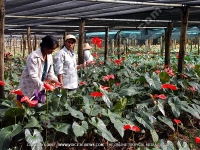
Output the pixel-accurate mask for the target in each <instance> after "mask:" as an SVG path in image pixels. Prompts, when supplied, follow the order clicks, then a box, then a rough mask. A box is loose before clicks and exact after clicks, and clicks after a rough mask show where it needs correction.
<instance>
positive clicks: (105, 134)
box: [89, 117, 117, 142]
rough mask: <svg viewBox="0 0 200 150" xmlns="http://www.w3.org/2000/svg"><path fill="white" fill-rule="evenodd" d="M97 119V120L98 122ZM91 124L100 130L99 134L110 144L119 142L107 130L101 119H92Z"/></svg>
mask: <svg viewBox="0 0 200 150" xmlns="http://www.w3.org/2000/svg"><path fill="white" fill-rule="evenodd" d="M96 119H97V120H96ZM89 122H90V123H91V124H92V125H93V126H95V127H96V128H97V129H98V132H99V134H100V135H101V136H102V137H103V138H105V139H106V140H108V141H110V142H116V141H117V140H116V139H115V138H114V137H113V136H112V134H111V133H110V132H109V131H108V130H107V128H106V125H105V124H104V122H103V121H102V120H101V119H99V118H95V117H92V118H91V120H89Z"/></svg>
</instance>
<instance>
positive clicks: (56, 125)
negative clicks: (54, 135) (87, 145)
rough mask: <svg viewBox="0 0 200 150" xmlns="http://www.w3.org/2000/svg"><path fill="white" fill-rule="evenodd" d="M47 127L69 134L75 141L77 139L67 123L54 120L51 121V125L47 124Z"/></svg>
mask: <svg viewBox="0 0 200 150" xmlns="http://www.w3.org/2000/svg"><path fill="white" fill-rule="evenodd" d="M48 128H54V129H55V130H56V131H58V132H62V133H65V134H66V135H69V136H70V137H72V138H73V139H74V140H75V141H77V138H76V136H75V134H74V132H73V130H72V127H71V125H69V124H66V123H59V122H56V123H53V125H50V126H48Z"/></svg>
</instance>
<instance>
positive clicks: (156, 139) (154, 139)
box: [150, 130, 159, 143]
mask: <svg viewBox="0 0 200 150" xmlns="http://www.w3.org/2000/svg"><path fill="white" fill-rule="evenodd" d="M150 133H151V136H152V139H153V141H154V143H156V142H158V139H159V137H158V134H157V133H156V131H155V130H150Z"/></svg>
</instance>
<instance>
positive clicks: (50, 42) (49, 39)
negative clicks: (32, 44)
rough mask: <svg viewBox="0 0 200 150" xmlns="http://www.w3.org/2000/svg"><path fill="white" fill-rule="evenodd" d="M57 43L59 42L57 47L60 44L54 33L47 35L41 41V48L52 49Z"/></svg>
mask: <svg viewBox="0 0 200 150" xmlns="http://www.w3.org/2000/svg"><path fill="white" fill-rule="evenodd" d="M55 44H57V47H58V46H59V44H58V41H57V40H56V38H55V37H53V36H52V35H47V36H45V37H43V38H42V42H41V43H40V47H41V49H42V48H48V49H52V48H53V46H54V45H55Z"/></svg>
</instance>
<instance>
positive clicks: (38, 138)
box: [25, 129, 43, 150]
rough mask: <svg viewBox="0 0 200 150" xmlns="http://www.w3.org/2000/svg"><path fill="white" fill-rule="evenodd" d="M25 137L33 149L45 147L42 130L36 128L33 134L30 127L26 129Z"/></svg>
mask: <svg viewBox="0 0 200 150" xmlns="http://www.w3.org/2000/svg"><path fill="white" fill-rule="evenodd" d="M25 139H26V141H27V143H28V144H29V146H31V149H32V150H42V147H43V144H42V142H43V138H42V135H41V134H40V132H39V131H38V130H37V129H34V132H33V135H32V134H31V132H30V130H29V129H25Z"/></svg>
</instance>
